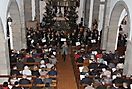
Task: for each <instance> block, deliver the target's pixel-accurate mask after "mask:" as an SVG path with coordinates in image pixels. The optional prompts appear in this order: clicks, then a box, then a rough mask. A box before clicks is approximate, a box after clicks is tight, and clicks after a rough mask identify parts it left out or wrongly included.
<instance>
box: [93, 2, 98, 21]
mask: <svg viewBox="0 0 132 89" xmlns="http://www.w3.org/2000/svg"><path fill="white" fill-rule="evenodd" d="M99 7H100V0H94V4H93V21H94V20H95V19H96V20H97V21H98V17H99Z"/></svg>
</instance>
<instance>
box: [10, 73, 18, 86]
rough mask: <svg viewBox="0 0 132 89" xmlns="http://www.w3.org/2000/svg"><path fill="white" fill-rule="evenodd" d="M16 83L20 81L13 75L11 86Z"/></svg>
mask: <svg viewBox="0 0 132 89" xmlns="http://www.w3.org/2000/svg"><path fill="white" fill-rule="evenodd" d="M16 81H18V79H17V77H16V74H13V75H12V78H11V79H10V84H14V83H15V82H16Z"/></svg>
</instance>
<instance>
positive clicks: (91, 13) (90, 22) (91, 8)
mask: <svg viewBox="0 0 132 89" xmlns="http://www.w3.org/2000/svg"><path fill="white" fill-rule="evenodd" d="M93 3H94V0H91V1H90V13H89V26H88V27H89V28H90V29H91V26H92V17H93Z"/></svg>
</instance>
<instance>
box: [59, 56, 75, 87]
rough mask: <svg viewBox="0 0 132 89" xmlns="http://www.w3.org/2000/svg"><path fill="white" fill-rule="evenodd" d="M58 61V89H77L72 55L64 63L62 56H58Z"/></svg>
mask: <svg viewBox="0 0 132 89" xmlns="http://www.w3.org/2000/svg"><path fill="white" fill-rule="evenodd" d="M57 59H58V64H57V70H58V72H57V73H58V77H57V80H58V84H57V87H58V89H77V85H76V82H75V76H74V71H73V67H72V63H71V60H70V55H69V54H68V55H67V58H66V61H63V59H62V56H61V54H58V55H57Z"/></svg>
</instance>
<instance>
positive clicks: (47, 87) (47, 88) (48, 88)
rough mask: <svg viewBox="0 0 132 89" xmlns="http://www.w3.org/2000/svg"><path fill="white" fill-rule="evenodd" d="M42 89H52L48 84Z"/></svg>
mask: <svg viewBox="0 0 132 89" xmlns="http://www.w3.org/2000/svg"><path fill="white" fill-rule="evenodd" d="M43 89H54V88H53V87H51V86H50V83H46V84H45V87H44V88H43Z"/></svg>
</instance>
